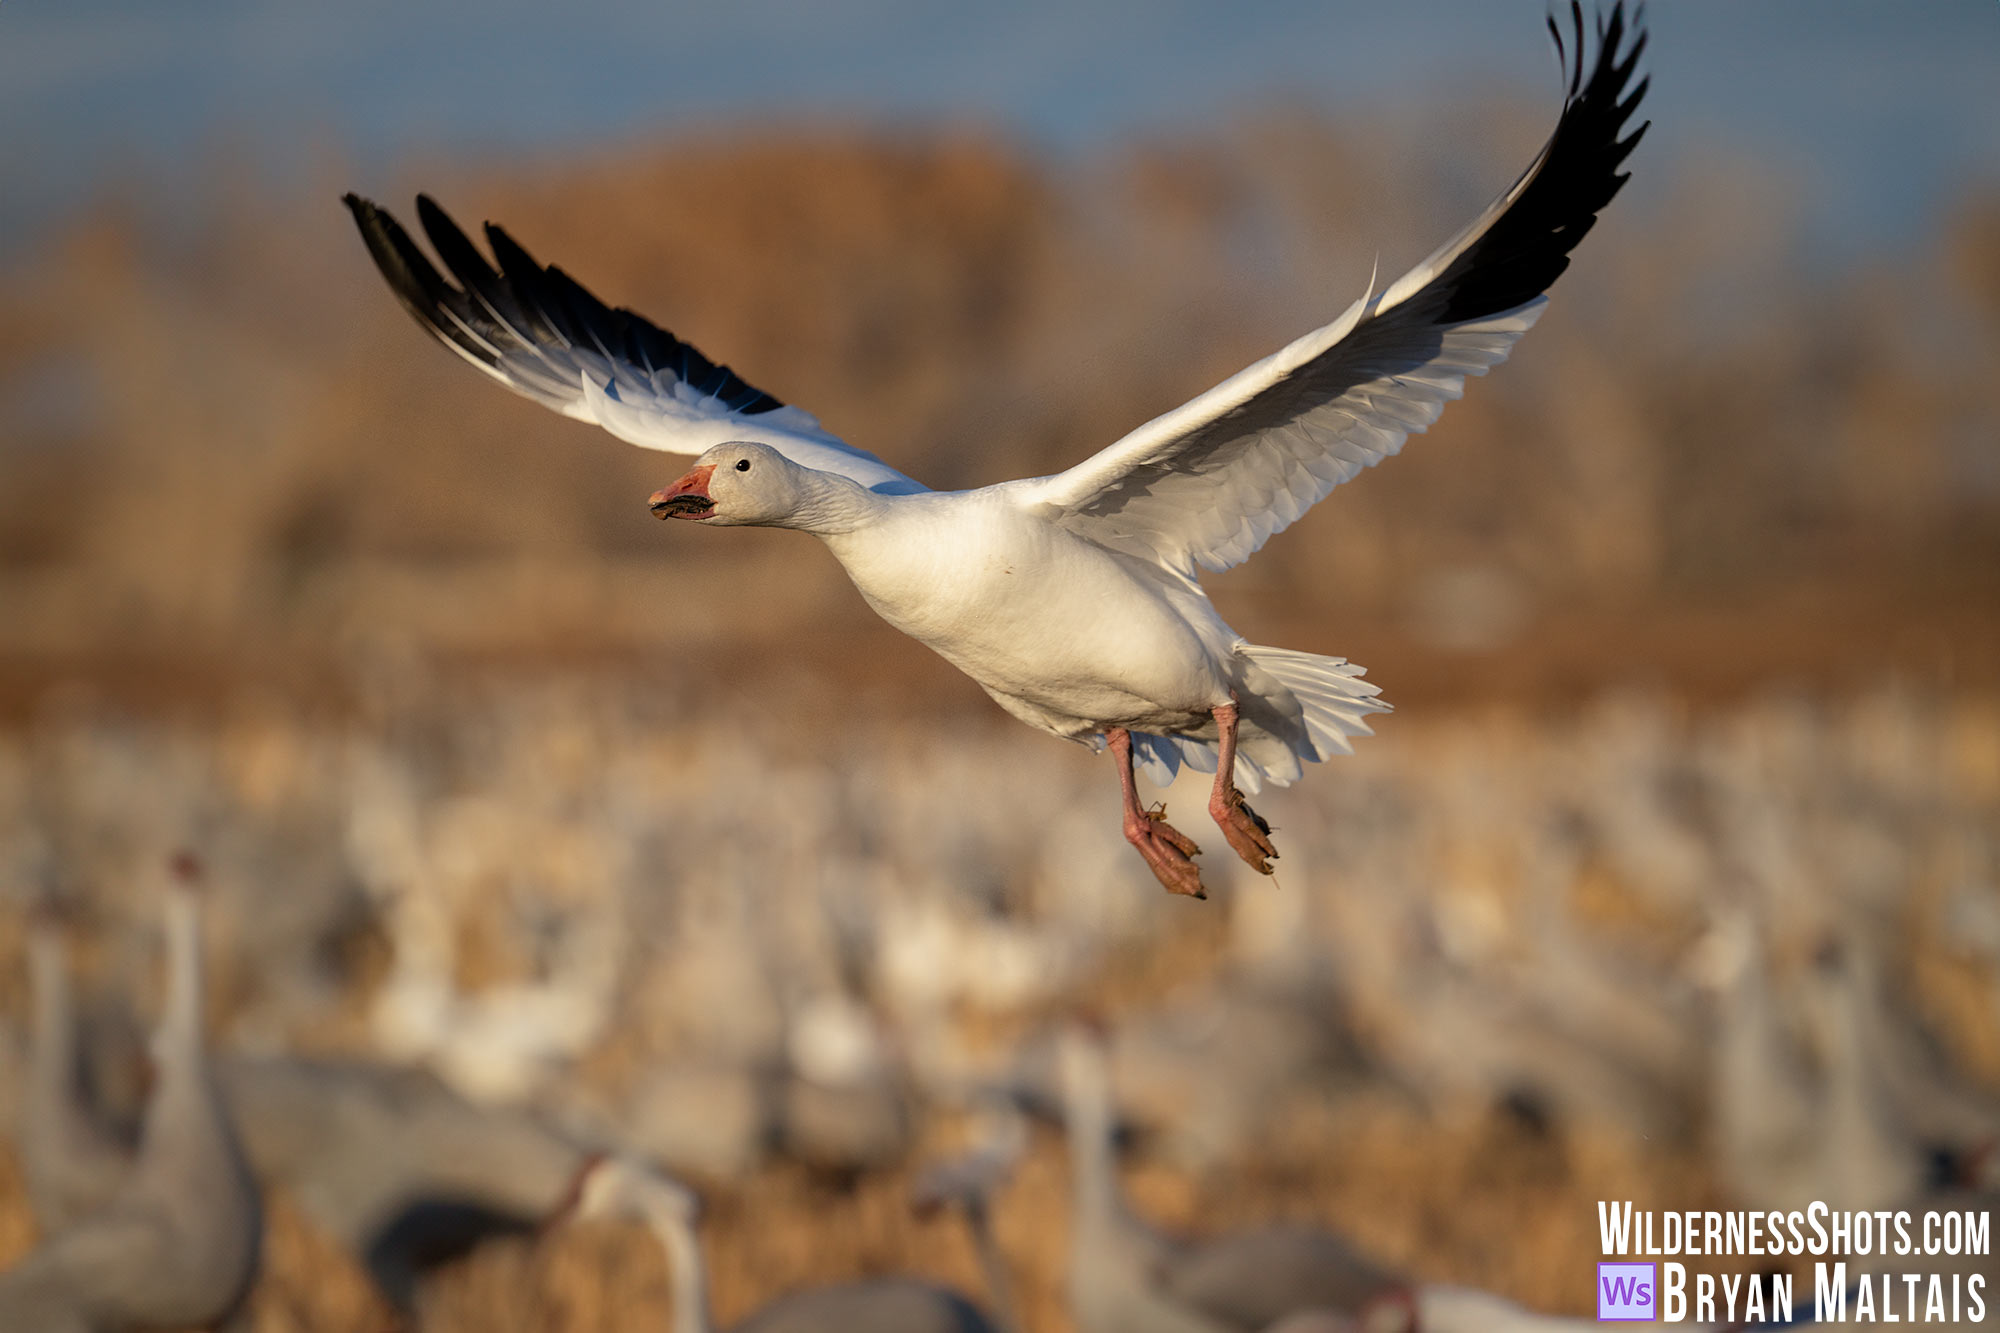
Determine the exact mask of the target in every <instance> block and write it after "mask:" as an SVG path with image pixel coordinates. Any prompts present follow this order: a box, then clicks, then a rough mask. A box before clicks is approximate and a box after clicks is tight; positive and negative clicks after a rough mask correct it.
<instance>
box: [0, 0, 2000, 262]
mask: <svg viewBox="0 0 2000 1333" xmlns="http://www.w3.org/2000/svg"><path fill="white" fill-rule="evenodd" d="M1543 13H1544V6H1543V4H1542V2H1541V0H1409V2H1408V3H1401V4H1383V3H1379V2H1378V3H1356V2H1353V0H1312V2H1310V3H1308V2H1307V0H1266V2H1264V3H1244V4H1231V5H1222V4H1211V3H1198V2H1197V0H1151V2H1150V3H1141V2H1140V0H1026V2H1025V3H1019V4H1012V5H990V6H982V5H965V4H929V3H917V2H916V0H850V2H848V3H807V2H806V0H737V2H736V3H731V4H714V3H703V4H699V5H691V4H680V3H658V2H647V0H568V2H566V3H563V4H555V3H550V2H549V0H482V3H480V4H477V5H469V4H465V3H461V2H459V0H396V2H393V3H392V2H390V0H348V2H346V3H337V2H335V0H267V2H266V3H250V2H249V0H173V2H172V3H142V2H141V0H7V3H5V4H0V126H5V127H6V133H5V134H3V135H0V180H4V181H6V182H7V185H8V188H7V189H6V190H5V191H4V193H0V241H15V240H18V239H19V238H20V237H21V236H23V235H26V234H31V233H32V232H33V231H34V230H35V229H37V228H46V227H48V226H51V225H59V224H60V220H61V218H62V217H63V216H65V214H66V212H67V211H68V210H71V209H73V208H74V207H75V206H76V204H77V202H78V201H79V200H80V199H83V198H87V197H88V196H89V194H90V193H91V192H92V191H93V190H94V189H96V188H98V187H99V185H100V183H101V182H103V181H105V180H107V179H112V180H116V179H120V178H128V177H130V176H132V175H133V174H134V173H136V174H137V175H138V176H139V178H140V179H142V180H144V181H146V182H148V183H158V182H169V181H172V180H175V179H177V178H186V177H187V176H188V174H189V173H190V171H191V170H200V169H202V167H203V164H204V163H207V162H212V161H213V160H214V159H215V157H216V155H217V152H216V150H217V148H218V146H227V147H229V148H231V149H233V150H242V151H247V152H248V153H249V154H250V155H251V156H252V157H253V158H254V159H255V160H256V161H258V162H260V163H262V164H263V167H264V169H265V170H267V171H269V172H270V173H272V174H273V175H274V176H281V175H282V174H283V173H284V171H285V170H286V166H287V163H288V162H290V161H293V160H296V159H298V158H300V157H302V156H309V155H311V154H313V153H316V152H317V153H321V154H324V152H325V150H326V149H327V148H328V147H329V146H331V147H334V148H337V149H338V150H339V151H341V152H343V153H346V154H348V155H350V156H351V158H352V159H353V160H354V161H355V162H357V163H358V164H360V166H361V167H362V168H364V169H381V168H382V167H384V166H386V165H387V164H392V163H394V162H397V161H400V160H404V159H406V158H409V157H410V156H412V155H414V154H418V153H422V154H425V155H426V156H430V157H435V156H436V155H437V154H439V153H443V154H449V155H463V156H466V157H485V158H493V157H507V156H510V155H518V154H521V153H524V152H533V153H550V152H560V151H562V150H564V149H566V148H569V147H571V146H577V145H592V144H604V143H614V144H615V143H618V142H629V141H632V140H635V139H639V138H643V137H648V136H664V135H689V134H699V133H701V132H703V131H704V130H707V129H710V128H715V127H726V126H731V125H738V124H742V123H746V122H749V123H758V124H775V125H783V124H786V123H799V122H814V121H821V120H825V119H827V118H829V117H831V118H837V119H840V120H842V121H846V122H856V121H860V122H869V123H880V124H887V125H893V126H899V127H915V126H922V125H925V124H935V123H939V122H948V123H951V124H954V125H983V126H988V127H992V128H995V129H997V130H998V131H999V132H1001V133H1003V134H1006V135H1009V136H1012V137H1014V138H1016V139H1018V140H1020V141H1022V142H1024V143H1026V144H1029V145H1031V146H1033V147H1035V148H1037V149H1040V150H1044V151H1049V152H1053V153H1058V154H1060V153H1081V152H1091V151H1096V150H1100V149H1103V148H1106V147H1110V146H1115V144H1116V143H1117V142H1119V141H1120V140H1121V139H1123V138H1126V137H1128V136H1131V135H1133V134H1135V133H1139V132H1159V131H1172V130H1174V129H1178V128H1184V127H1199V126H1202V125H1204V124H1209V123H1213V122H1215V121H1216V120H1218V119H1221V118H1225V117H1227V116H1229V115H1231V114H1232V113H1235V112H1237V111H1240V110H1244V109H1248V108H1253V107H1256V106H1258V105H1260V104H1267V103H1270V102H1272V101H1274V100H1280V99H1284V100H1290V101H1299V100H1305V101H1308V102H1310V103H1313V104H1316V105H1320V106H1323V107H1325V108H1326V109H1327V110H1328V112H1329V114H1332V115H1336V116H1338V115H1342V114H1349V115H1355V114H1363V113H1365V114H1367V115H1368V116H1370V117H1381V116H1384V115H1391V114H1394V113H1396V112H1397V111H1398V110H1399V109H1406V110H1409V111H1412V112H1414V111H1416V110H1419V109H1421V108H1424V107H1426V106H1429V105H1433V104H1436V103H1438V102H1439V101H1441V100H1443V99H1449V98H1452V97H1456V96H1472V95H1484V94H1490V93H1495V92H1502V91H1512V92H1515V93H1518V94H1520V95H1523V96H1527V97H1539V98H1542V99H1544V100H1546V101H1547V102H1548V103H1549V104H1550V106H1551V108H1553V103H1554V74H1553V66H1552V62H1551V58H1550V56H1549V54H1548V52H1547V43H1546V38H1545V36H1544V34H1543V31H1542V27H1541V20H1542V16H1543ZM1650 19H1651V26H1652V29H1653V33H1654V46H1653V50H1652V53H1651V59H1650V66H1651V69H1652V71H1653V74H1654V90H1653V94H1652V96H1651V99H1650V101H1649V110H1650V113H1651V115H1652V117H1653V119H1654V121H1655V129H1654V131H1653V133H1654V135H1655V136H1656V142H1658V143H1659V144H1662V145H1665V149H1666V151H1675V150H1692V149H1698V148H1710V149H1713V148H1718V147H1720V148H1722V149H1724V150H1726V151H1727V152H1728V153H1729V154H1730V155H1731V157H1732V158H1734V159H1736V160H1739V161H1741V160H1744V159H1749V160H1753V161H1763V162H1769V163H1770V164H1771V165H1772V167H1773V169H1774V170H1775V171H1776V172H1778V173H1780V174H1781V176H1782V177H1783V179H1785V180H1786V181H1787V182H1791V183H1795V184H1796V185H1797V187H1798V188H1800V189H1802V190H1804V191H1805V192H1806V198H1805V200H1804V204H1805V207H1804V208H1802V210H1801V212H1802V214H1803V215H1804V216H1805V218H1806V219H1807V228H1808V239H1809V242H1810V243H1812V244H1813V245H1815V246H1818V247H1821V248H1823V249H1824V250H1826V251H1827V252H1828V253H1833V254H1852V253H1854V252H1857V251H1861V250H1866V249H1870V248H1874V247H1877V246H1883V245H1896V244H1900V243H1903V242H1906V241H1909V240H1911V239H1913V238H1914V237H1917V236H1919V235H1921V234H1922V233H1923V230H1924V228H1925V227H1926V226H1927V225H1928V224H1929V222H1930V220H1931V219H1932V218H1933V216H1934V215H1935V211H1936V210H1937V208H1938V207H1939V206H1940V205H1941V204H1947V203H1949V202H1950V201H1952V200H1954V199H1956V198H1957V197H1959V196H1960V195H1961V194H1962V192H1963V191H1964V190H1965V188H1966V187H1967V186H1968V184H1974V183H1984V185H1985V186H1986V187H1987V188H1989V189H1994V188H2000V91H1996V88H2000V0H1924V2H1923V3H1920V4H1919V3H1910V4H1902V3H1890V2H1889V0H1659V3H1656V4H1655V5H1654V7H1653V9H1652V12H1651V14H1650ZM1653 151H1660V150H1657V149H1656V150H1653Z"/></svg>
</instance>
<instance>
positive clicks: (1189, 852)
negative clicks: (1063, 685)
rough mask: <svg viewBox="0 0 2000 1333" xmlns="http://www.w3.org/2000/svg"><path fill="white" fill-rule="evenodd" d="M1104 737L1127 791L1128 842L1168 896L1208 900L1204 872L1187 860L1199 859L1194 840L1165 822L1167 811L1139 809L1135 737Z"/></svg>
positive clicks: (1113, 732)
mask: <svg viewBox="0 0 2000 1333" xmlns="http://www.w3.org/2000/svg"><path fill="white" fill-rule="evenodd" d="M1104 734H1105V738H1106V739H1107V740H1109V741H1110V742H1111V753H1112V754H1113V755H1114V756H1115V757H1116V758H1117V760H1118V784H1119V786H1120V787H1122V788H1123V789H1124V791H1125V841H1127V842H1129V843H1131V844H1132V845H1133V846H1134V847H1136V848H1138V849H1139V855H1141V856H1143V857H1145V858H1146V864H1147V865H1149V866H1151V867H1152V868H1153V875H1154V877H1155V878H1156V879H1158V880H1159V881H1160V884H1161V887H1163V888H1165V889H1166V891H1167V892H1168V893H1184V894H1186V895H1187V896H1188V897H1190V898H1206V897H1208V893H1207V892H1206V891H1205V890H1204V889H1203V888H1202V887H1201V872H1200V871H1199V870H1197V869H1195V866H1194V862H1192V861H1190V860H1188V858H1189V857H1190V856H1199V855H1200V854H1201V848H1199V847H1197V846H1195V845H1194V839H1193V838H1190V837H1188V835H1187V834H1185V833H1182V832H1181V831H1180V830H1179V829H1177V828H1175V827H1174V826H1173V825H1172V824H1169V823H1168V822H1167V821H1166V818H1165V814H1166V810H1165V807H1161V809H1159V810H1157V811H1153V810H1145V809H1141V808H1140V806H1139V785H1138V783H1137V782H1135V781H1134V780H1133V777H1132V733H1131V732H1129V731H1127V730H1125V728H1123V727H1112V728H1111V729H1110V730H1108V731H1106V732H1105V733H1104Z"/></svg>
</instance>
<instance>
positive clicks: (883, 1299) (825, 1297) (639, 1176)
mask: <svg viewBox="0 0 2000 1333" xmlns="http://www.w3.org/2000/svg"><path fill="white" fill-rule="evenodd" d="M571 1208H572V1210H573V1213H574V1216H576V1217H578V1218H582V1219H588V1218H610V1219H618V1220H624V1221H636V1222H643V1223H644V1224H645V1225H646V1226H647V1227H649V1228H650V1229H651V1230H652V1232H653V1235H654V1236H655V1237H656V1238H657V1239H658V1240H659V1242H660V1248H661V1249H662V1250H664V1251H665V1252H666V1256H667V1268H668V1273H669V1277H670V1279H671V1282H672V1285H673V1302H674V1307H673V1318H672V1320H671V1322H670V1323H669V1325H668V1333H712V1330H713V1329H714V1323H713V1320H712V1317H711V1316H710V1314H709V1309H708V1267H707V1263H706V1261H705V1259H704V1258H703V1256H702V1249H701V1240H700V1237H699V1236H698V1235H697V1234H696V1230H695V1227H696V1220H697V1216H698V1213H699V1203H698V1201H697V1200H696V1198H695V1196H694V1193H693V1191H691V1190H689V1189H688V1188H687V1187H686V1186H684V1185H682V1184H680V1183H679V1182H678V1181H675V1180H672V1179H670V1178H668V1177H667V1176H664V1175H662V1174H660V1173H659V1172H657V1171H654V1170H652V1169H651V1168H649V1167H647V1166H644V1165H642V1164H640V1163H638V1162H636V1161H633V1160H632V1159H630V1158H625V1157H601V1158H598V1159H596V1160H594V1161H592V1162H591V1163H590V1164H589V1165H588V1166H586V1167H585V1168H584V1171H583V1173H582V1175H581V1176H580V1177H579V1178H578V1181H577V1184H576V1190H575V1198H574V1202H573V1204H572V1205H571ZM732 1333H999V1330H998V1329H996V1327H995V1326H994V1324H993V1322H992V1321H991V1320H990V1319H988V1318H987V1317H986V1316H985V1315H984V1314H982V1313H981V1312H980V1311H979V1309H978V1308H977V1307H976V1306H974V1305H973V1304H972V1303H971V1302H970V1301H968V1300H966V1299H965V1298H964V1297H963V1296H961V1295H959V1294H958V1293H957V1292H955V1291H951V1290H949V1289H948V1288H945V1287H940V1286H936V1285H933V1284H931V1283H928V1282H919V1281H915V1280H913V1279H906V1278H876V1279H871V1280H868V1281H862V1282H844V1283H840V1284H837V1285H835V1286H828V1287H808V1288H806V1289H805V1290H802V1291H795V1292H793V1293H791V1294H790V1295H787V1296H781V1297H779V1298H778V1299H777V1300H776V1301H773V1302H772V1303H771V1304H769V1305H767V1306H765V1307H764V1308H763V1309H761V1310H759V1311H758V1312H757V1313H756V1314H753V1315H751V1316H750V1317H749V1318H748V1319H746V1320H744V1321H743V1322H742V1323H740V1324H737V1325H735V1326H734V1328H733V1330H732Z"/></svg>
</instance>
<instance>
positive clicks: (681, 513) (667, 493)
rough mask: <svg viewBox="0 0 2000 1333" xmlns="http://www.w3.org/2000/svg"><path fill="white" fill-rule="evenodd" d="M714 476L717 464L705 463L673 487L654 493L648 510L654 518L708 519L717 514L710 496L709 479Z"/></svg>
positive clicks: (649, 501)
mask: <svg viewBox="0 0 2000 1333" xmlns="http://www.w3.org/2000/svg"><path fill="white" fill-rule="evenodd" d="M714 475H715V464H713V463H704V464H702V465H701V466H700V467H698V468H696V469H695V470H694V471H692V472H690V473H688V474H687V475H686V476H685V477H682V478H681V479H680V480H679V481H677V482H675V483H674V484H673V485H671V486H668V487H666V488H665V489H663V490H657V491H654V492H653V494H652V495H651V496H650V497H649V498H648V499H647V501H646V508H648V509H650V510H652V511H653V517H654V518H707V517H708V516H709V515H710V514H712V513H714V512H715V501H714V500H712V499H711V498H709V494H708V479H709V478H710V477H712V476H714Z"/></svg>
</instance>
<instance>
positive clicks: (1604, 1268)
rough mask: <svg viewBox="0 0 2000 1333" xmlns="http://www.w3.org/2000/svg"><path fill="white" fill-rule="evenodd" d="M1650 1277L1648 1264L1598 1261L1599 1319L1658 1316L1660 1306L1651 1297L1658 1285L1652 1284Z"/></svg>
mask: <svg viewBox="0 0 2000 1333" xmlns="http://www.w3.org/2000/svg"><path fill="white" fill-rule="evenodd" d="M1653 1277H1654V1274H1653V1265H1651V1264H1599V1265H1598V1266H1597V1318H1598V1320H1599V1322H1605V1321H1609V1320H1626V1319H1657V1318H1659V1306H1658V1305H1657V1304H1656V1302H1655V1299H1654V1298H1655V1295H1656V1293H1657V1292H1658V1288H1657V1287H1656V1286H1655V1285H1654V1283H1653Z"/></svg>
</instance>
